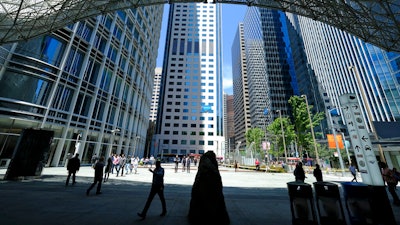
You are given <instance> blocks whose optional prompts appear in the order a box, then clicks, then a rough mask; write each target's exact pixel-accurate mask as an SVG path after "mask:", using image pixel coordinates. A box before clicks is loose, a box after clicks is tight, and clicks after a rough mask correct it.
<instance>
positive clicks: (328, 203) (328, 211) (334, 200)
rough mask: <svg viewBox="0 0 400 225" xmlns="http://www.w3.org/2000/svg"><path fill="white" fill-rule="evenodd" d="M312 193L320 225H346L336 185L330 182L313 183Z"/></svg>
mask: <svg viewBox="0 0 400 225" xmlns="http://www.w3.org/2000/svg"><path fill="white" fill-rule="evenodd" d="M314 191H315V201H316V203H317V212H318V217H319V222H320V224H321V225H346V218H345V215H344V211H343V206H342V202H341V201H340V192H339V187H338V185H337V184H334V183H330V182H315V183H314Z"/></svg>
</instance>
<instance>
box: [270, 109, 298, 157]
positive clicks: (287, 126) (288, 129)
mask: <svg viewBox="0 0 400 225" xmlns="http://www.w3.org/2000/svg"><path fill="white" fill-rule="evenodd" d="M281 121H282V123H281ZM281 125H283V131H284V134H285V143H286V149H287V148H288V144H289V143H291V142H292V141H293V140H295V139H296V134H295V132H294V126H293V125H292V123H291V121H290V120H289V118H288V117H283V118H282V120H281V118H276V119H275V120H274V121H273V122H272V123H271V124H270V125H269V126H268V127H267V131H268V134H269V136H270V137H271V138H272V148H271V150H270V151H269V153H270V154H272V155H274V156H275V157H280V156H284V154H285V150H284V146H283V135H282V126H281Z"/></svg>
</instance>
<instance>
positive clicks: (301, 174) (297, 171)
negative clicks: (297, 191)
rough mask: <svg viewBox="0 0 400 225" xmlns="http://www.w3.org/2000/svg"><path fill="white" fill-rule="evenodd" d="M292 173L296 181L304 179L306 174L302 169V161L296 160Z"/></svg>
mask: <svg viewBox="0 0 400 225" xmlns="http://www.w3.org/2000/svg"><path fill="white" fill-rule="evenodd" d="M293 175H294V177H295V179H296V181H297V182H303V183H304V180H305V179H306V174H305V172H304V169H303V163H301V162H298V163H297V165H296V169H294V171H293Z"/></svg>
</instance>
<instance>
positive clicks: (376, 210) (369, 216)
mask: <svg viewBox="0 0 400 225" xmlns="http://www.w3.org/2000/svg"><path fill="white" fill-rule="evenodd" d="M341 185H342V187H343V195H344V199H345V202H346V210H347V212H348V215H349V220H350V223H351V224H352V225H369V224H374V225H392V224H396V220H395V219H394V215H393V211H392V207H391V205H390V202H389V198H388V196H387V192H386V188H385V186H372V185H367V184H363V183H357V182H344V183H342V184H341Z"/></svg>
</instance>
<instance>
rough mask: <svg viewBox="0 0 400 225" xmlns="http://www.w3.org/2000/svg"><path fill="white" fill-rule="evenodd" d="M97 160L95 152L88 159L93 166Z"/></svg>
mask: <svg viewBox="0 0 400 225" xmlns="http://www.w3.org/2000/svg"><path fill="white" fill-rule="evenodd" d="M97 160H98V157H97V155H96V154H94V155H93V156H92V158H91V159H90V161H91V163H92V167H93V166H94V164H96V162H97Z"/></svg>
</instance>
